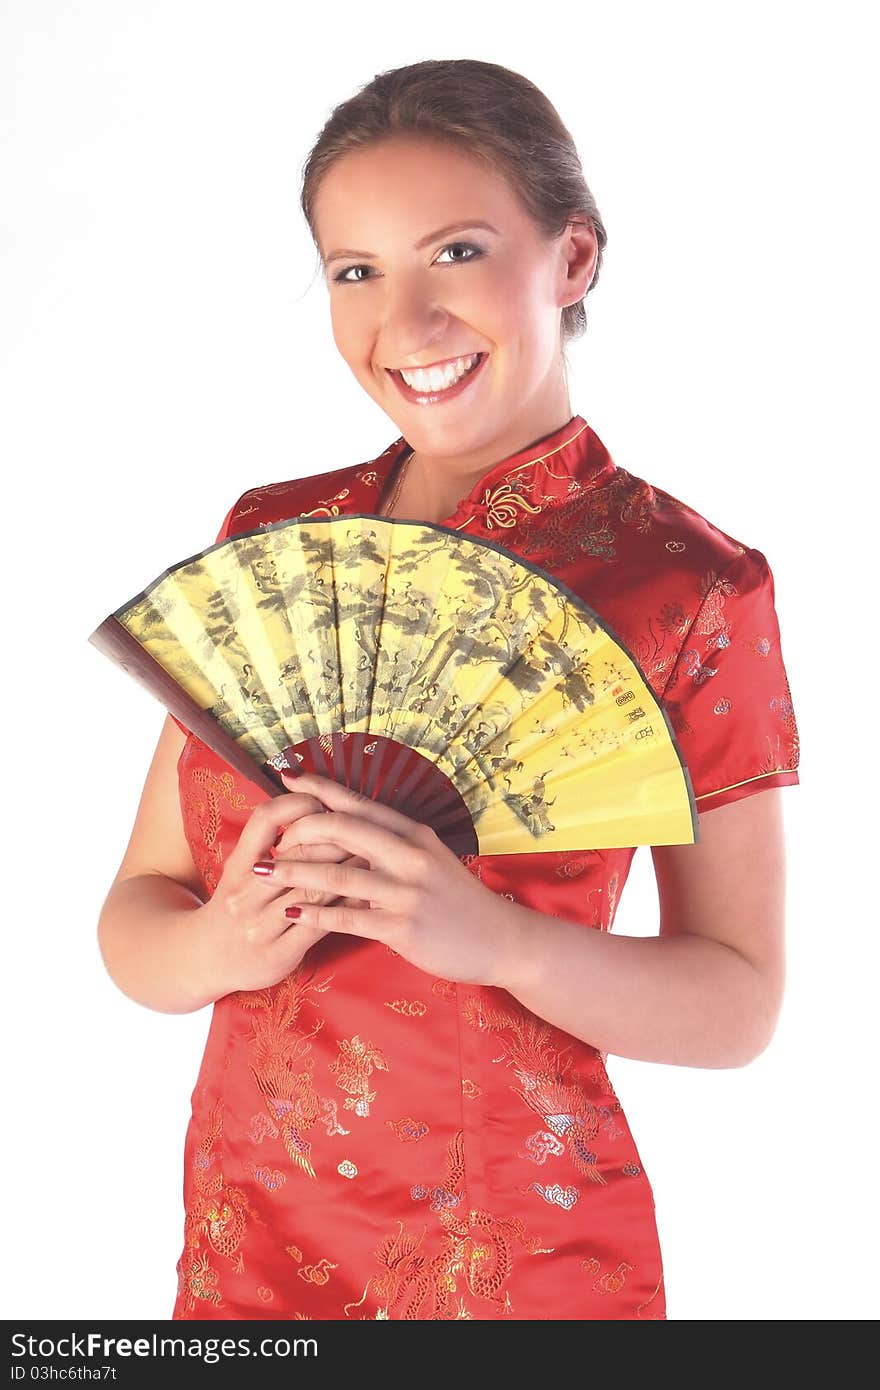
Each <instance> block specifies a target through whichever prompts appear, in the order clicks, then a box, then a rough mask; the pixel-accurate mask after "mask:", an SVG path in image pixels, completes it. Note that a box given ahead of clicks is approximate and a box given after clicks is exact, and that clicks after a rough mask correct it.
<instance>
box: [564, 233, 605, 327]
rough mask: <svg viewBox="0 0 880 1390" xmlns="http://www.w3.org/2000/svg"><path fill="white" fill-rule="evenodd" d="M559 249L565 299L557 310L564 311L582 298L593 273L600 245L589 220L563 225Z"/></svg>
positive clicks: (591, 280)
mask: <svg viewBox="0 0 880 1390" xmlns="http://www.w3.org/2000/svg"><path fill="white" fill-rule="evenodd" d="M562 247H563V253H564V269H565V279H564V285H563V293H564V294H565V296H566V298H565V301H564V303H563V304H562V305H560V307H561V308H566V307H567V306H568V305H569V304H577V302H578V300H580V299H583V297H584V295H585V294H586V293H587V290H588V289H589V288H590V286H591V285H592V283H593V279H594V277H595V274H596V262H597V261H598V259H599V242H598V240H597V238H596V229H595V227H594V226H593V223H592V222H591V220H590V218H588V217H586V218H578V219H572V220H571V221H570V222H568V223H567V224H566V227H565V231H564V233H563V236H562Z"/></svg>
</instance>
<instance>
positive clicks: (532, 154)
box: [300, 58, 607, 346]
mask: <svg viewBox="0 0 880 1390" xmlns="http://www.w3.org/2000/svg"><path fill="white" fill-rule="evenodd" d="M402 134H407V135H410V134H420V135H427V136H431V137H434V138H439V139H443V140H448V141H450V142H452V143H455V144H458V145H459V146H461V147H462V148H463V149H464V150H465V152H466V153H467V154H469V155H470V156H472V157H473V158H474V159H477V160H481V161H483V162H484V163H485V164H487V165H488V166H489V167H490V168H492V169H500V170H501V172H502V173H503V174H504V175H505V176H506V178H507V180H508V183H509V184H510V186H511V188H512V189H513V192H514V193H515V194H516V195H517V197H518V198H519V200H520V203H521V204H522V206H523V208H524V209H525V210H526V212H527V213H528V214H529V215H530V216H531V218H532V220H533V222H534V223H535V225H536V227H537V228H538V230H539V233H540V234H541V235H542V236H543V237H546V238H547V239H548V240H550V239H552V238H555V237H557V236H559V235H560V234H561V233H562V232H563V231H564V230H565V227H566V225H567V224H568V222H569V221H571V220H572V219H573V218H574V217H580V218H581V219H583V220H587V219H588V220H589V221H590V222H592V224H593V227H594V230H595V233H596V239H597V241H598V244H599V254H598V257H597V259H596V270H595V274H594V275H593V281H592V284H591V285H590V287H589V289H592V288H593V287H594V286H595V284H596V281H597V280H598V278H599V268H600V266H601V264H602V252H603V249H604V247H605V243H606V240H607V237H606V233H605V227H604V224H603V222H602V219H601V217H600V216H599V211H598V208H597V207H596V200H595V199H594V197H593V195H592V193H591V192H590V190H589V188H588V187H587V182H586V180H585V178H584V174H583V170H582V168H581V162H580V158H579V156H578V153H577V150H576V148H575V145H574V141H573V140H572V138H571V135H570V134H569V132H568V130H566V128H565V126H564V125H563V123H562V121H561V120H560V117H559V114H558V112H557V111H556V109H555V107H554V106H553V105H552V104H551V103H550V101H548V99H547V97H546V96H545V95H544V93H543V92H542V91H541V90H540V89H539V88H538V87H536V86H535V85H534V84H533V83H532V82H530V81H529V80H528V78H526V77H523V76H521V74H520V73H518V72H512V71H511V69H510V68H504V67H501V66H500V65H499V64H498V63H484V62H481V61H480V60H479V59H477V58H448V59H440V58H437V59H434V58H432V59H426V60H425V61H424V62H421V63H411V64H409V65H408V66H407V67H401V68H392V69H389V70H388V71H386V72H380V73H377V74H376V76H375V77H374V78H373V80H372V81H371V82H368V83H367V84H366V85H365V86H364V87H362V88H361V89H360V90H359V91H358V92H357V93H356V94H355V95H354V96H352V97H349V99H348V100H347V101H343V102H342V103H341V104H340V105H339V106H336V107H334V109H333V111H332V113H331V115H330V117H329V119H328V120H327V122H326V124H325V126H324V128H323V130H322V131H321V133H320V135H319V136H318V138H317V140H316V141H315V144H314V146H313V147H312V150H311V152H310V153H309V155H308V158H307V159H306V162H305V164H304V166H303V172H302V193H301V198H300V206H301V207H302V211H303V214H304V216H305V219H306V222H307V223H308V226H309V230H310V232H311V234H312V240H313V241H314V243H315V245H316V246H318V239H317V236H316V235H315V223H314V206H315V199H316V197H317V193H318V189H319V187H320V184H321V180H322V178H323V177H324V175H325V174H326V172H327V170H328V169H329V168H330V167H331V165H332V164H333V163H334V162H335V161H336V160H337V159H339V158H340V157H341V156H342V155H344V154H347V153H348V152H349V151H350V150H356V149H360V148H362V147H363V146H365V145H369V144H372V143H373V142H374V141H377V140H382V139H385V138H387V137H389V136H392V135H402ZM319 251H320V248H319ZM589 289H588V291H587V293H589ZM584 297H586V296H584ZM586 326H587V316H586V311H585V309H584V300H583V299H579V300H578V302H577V303H576V304H568V305H566V306H565V308H564V309H563V310H562V323H561V341H562V344H563V346H564V345H565V343H566V342H568V341H570V340H572V339H574V338H579V337H581V335H582V334H583V333H584V331H585V330H586Z"/></svg>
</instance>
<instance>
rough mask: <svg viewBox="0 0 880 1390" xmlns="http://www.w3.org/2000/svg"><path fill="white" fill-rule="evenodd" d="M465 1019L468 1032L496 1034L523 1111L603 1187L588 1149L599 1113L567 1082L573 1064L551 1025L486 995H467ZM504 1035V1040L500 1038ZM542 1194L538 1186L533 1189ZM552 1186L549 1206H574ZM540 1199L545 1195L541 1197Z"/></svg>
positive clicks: (484, 992)
mask: <svg viewBox="0 0 880 1390" xmlns="http://www.w3.org/2000/svg"><path fill="white" fill-rule="evenodd" d="M462 1012H463V1015H464V1017H465V1019H466V1020H467V1022H468V1023H469V1024H470V1025H471V1027H473V1028H476V1029H478V1030H479V1031H482V1032H491V1033H497V1034H498V1035H499V1037H500V1040H501V1042H502V1046H503V1048H504V1054H503V1056H502V1058H500V1059H498V1060H505V1061H506V1062H507V1063H508V1065H509V1066H511V1067H512V1068H513V1071H514V1074H515V1076H516V1077H517V1080H518V1081H519V1082H520V1087H519V1088H517V1087H514V1088H513V1089H514V1090H515V1091H516V1094H517V1095H519V1096H521V1098H522V1099H523V1100H524V1101H525V1103H526V1105H528V1106H529V1108H530V1109H531V1110H534V1111H535V1113H536V1114H537V1115H539V1116H540V1118H541V1120H542V1121H543V1123H544V1127H545V1129H547V1130H549V1131H550V1132H551V1133H552V1134H555V1135H557V1136H558V1137H559V1138H560V1139H562V1140H563V1142H564V1143H565V1147H566V1149H567V1150H568V1156H569V1158H570V1159H571V1161H572V1163H573V1164H574V1166H575V1168H576V1169H577V1171H578V1173H580V1174H581V1176H582V1177H585V1178H589V1179H590V1181H591V1182H594V1183H597V1184H599V1185H600V1186H603V1187H604V1186H605V1185H606V1184H605V1179H604V1178H603V1176H602V1174H601V1172H600V1170H599V1166H598V1161H597V1154H596V1152H595V1151H594V1150H593V1149H592V1148H591V1144H592V1142H593V1140H595V1138H596V1136H597V1135H598V1133H599V1120H600V1116H599V1111H598V1110H597V1108H596V1106H595V1105H593V1103H592V1101H590V1100H589V1098H588V1097H587V1095H586V1093H585V1091H584V1089H583V1087H582V1086H581V1085H579V1084H578V1082H577V1078H576V1075H572V1076H571V1077H567V1073H568V1072H569V1070H570V1068H571V1060H570V1058H567V1057H565V1056H564V1055H563V1052H562V1051H560V1050H559V1049H557V1048H554V1047H553V1045H552V1038H553V1030H552V1028H551V1026H550V1024H549V1023H545V1022H544V1020H543V1019H540V1018H538V1016H537V1015H536V1014H533V1013H531V1012H529V1011H528V1010H526V1009H524V1008H522V1007H521V1006H520V1005H517V1006H516V1008H514V1007H513V1001H511V1005H510V1006H508V1005H506V1004H505V1003H504V1002H502V1000H500V999H499V1000H498V1002H495V1001H494V1000H492V998H491V996H490V993H489V990H488V989H485V990H482V991H481V992H480V994H471V995H468V996H467V997H466V998H465V1000H464V1005H463V1009H462ZM504 1034H507V1035H508V1036H506V1037H505V1036H504ZM531 1186H532V1187H533V1188H535V1189H536V1190H540V1187H539V1185H537V1184H532V1185H531ZM556 1186H558V1184H557V1185H555V1186H554V1188H553V1190H552V1191H551V1192H550V1195H549V1196H546V1200H548V1201H558V1203H559V1204H560V1205H565V1204H566V1203H572V1204H573V1201H577V1197H576V1196H575V1197H574V1198H573V1199H572V1197H571V1193H572V1192H576V1189H571V1188H566V1189H564V1190H563V1189H561V1188H560V1191H559V1193H557V1192H556V1190H555V1187H556ZM541 1195H542V1196H545V1195H546V1194H545V1193H544V1192H543V1191H542V1192H541Z"/></svg>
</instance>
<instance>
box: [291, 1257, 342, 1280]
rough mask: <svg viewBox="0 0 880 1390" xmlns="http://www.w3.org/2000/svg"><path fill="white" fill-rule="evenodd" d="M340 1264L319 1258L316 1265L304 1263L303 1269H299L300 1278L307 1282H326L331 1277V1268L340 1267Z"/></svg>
mask: <svg viewBox="0 0 880 1390" xmlns="http://www.w3.org/2000/svg"><path fill="white" fill-rule="evenodd" d="M338 1268H339V1266H338V1265H334V1264H331V1263H330V1261H329V1260H326V1259H324V1260H319V1261H318V1263H317V1264H316V1265H303V1267H302V1269H298V1270H297V1274H298V1275H299V1277H300V1279H305V1281H306V1283H307V1284H326V1283H327V1282H328V1281H329V1279H330V1271H331V1269H338Z"/></svg>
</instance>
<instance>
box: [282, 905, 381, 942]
mask: <svg viewBox="0 0 880 1390" xmlns="http://www.w3.org/2000/svg"><path fill="white" fill-rule="evenodd" d="M395 922H396V919H395V918H394V916H393V915H391V914H390V913H387V912H382V911H381V910H379V909H378V908H372V907H364V908H360V907H351V906H350V905H349V904H347V903H340V904H339V905H338V906H333V907H311V906H307V907H303V909H302V912H301V914H300V916H299V917H297V918H296V920H295V921H294V922H293V923H292V924H291V927H290V930H291V931H295V930H296V929H297V928H299V927H306V928H308V929H311V930H318V931H322V932H332V931H335V932H342V933H343V934H344V935H346V936H362V937H365V938H367V939H368V940H371V941H385V942H387V941H388V940H389V939H390V938H391V936H392V934H393V932H394V927H395Z"/></svg>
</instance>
